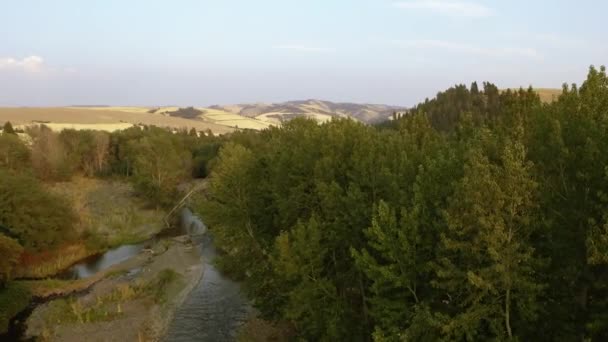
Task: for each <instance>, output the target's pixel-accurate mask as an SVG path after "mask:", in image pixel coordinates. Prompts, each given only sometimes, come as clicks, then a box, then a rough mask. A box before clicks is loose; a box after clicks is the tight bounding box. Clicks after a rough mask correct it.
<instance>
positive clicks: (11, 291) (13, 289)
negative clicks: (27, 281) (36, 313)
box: [0, 282, 32, 333]
mask: <svg viewBox="0 0 608 342" xmlns="http://www.w3.org/2000/svg"><path fill="white" fill-rule="evenodd" d="M31 300H32V294H31V293H30V291H29V289H28V288H27V287H26V286H25V285H22V284H19V283H16V282H10V283H8V284H6V286H4V287H3V288H1V289H0V333H5V332H6V331H7V330H8V327H9V323H10V321H11V319H12V318H13V317H15V316H16V315H17V314H18V313H20V312H21V311H23V310H25V308H27V306H28V305H29V303H30V301H31Z"/></svg>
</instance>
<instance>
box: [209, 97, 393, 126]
mask: <svg viewBox="0 0 608 342" xmlns="http://www.w3.org/2000/svg"><path fill="white" fill-rule="evenodd" d="M209 108H211V109H216V110H222V111H226V112H230V113H234V114H238V115H241V116H245V117H249V118H257V119H266V120H277V121H283V120H289V119H292V118H294V117H298V116H306V117H313V118H316V119H318V120H320V121H325V120H330V119H331V118H332V117H351V118H354V119H356V120H359V121H361V122H364V123H377V122H381V121H384V120H387V119H388V118H389V117H390V116H391V115H392V114H393V112H395V111H402V110H404V109H405V108H404V107H398V106H389V105H381V104H357V103H338V102H331V101H323V100H314V99H310V100H300V101H287V102H281V103H255V104H236V105H214V106H210V107H209Z"/></svg>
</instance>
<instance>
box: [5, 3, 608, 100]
mask: <svg viewBox="0 0 608 342" xmlns="http://www.w3.org/2000/svg"><path fill="white" fill-rule="evenodd" d="M606 13H608V2H607V1H601V0H597V1H591V0H580V1H565V0H554V1H549V0H538V1H523V0H514V1H487V0H486V1H483V0H470V1H469V0H403V1H400V0H395V1H392V0H257V1H245V0H241V1H237V0H199V1H195V0H173V1H169V0H165V1H160V0H145V1H144V0H120V1H119V0H103V1H102V0H88V1H82V0H54V1H46V0H38V1H36V0H23V1H12V0H0V105H30V106H43V105H44V106H48V105H71V104H112V105H169V104H175V105H210V104H218V103H220V104H228V103H242V102H276V101H285V100H295V99H308V98H318V99H327V100H332V101H349V102H369V103H386V104H395V105H413V104H415V103H416V102H418V101H420V100H423V99H424V98H425V97H432V96H433V95H434V94H435V93H436V92H437V91H439V90H442V89H445V88H447V87H449V86H451V85H453V84H455V83H467V84H468V83H470V82H471V81H473V80H478V81H484V80H489V81H492V82H494V83H496V84H497V85H498V86H499V87H503V88H504V87H515V86H527V85H529V84H532V85H534V86H537V87H559V86H560V85H561V84H562V83H563V82H569V83H570V82H577V83H580V82H581V81H582V80H583V79H584V77H585V74H586V71H587V68H588V67H589V65H591V64H594V65H602V64H606V63H608V44H606V43H605V42H606V39H607V38H606V36H607V34H608V25H606V24H605V17H606Z"/></svg>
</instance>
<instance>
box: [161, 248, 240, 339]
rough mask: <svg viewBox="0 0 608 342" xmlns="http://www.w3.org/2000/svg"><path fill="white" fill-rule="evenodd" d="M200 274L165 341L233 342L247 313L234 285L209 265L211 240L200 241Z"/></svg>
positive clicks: (236, 284) (237, 285)
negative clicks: (202, 268)
mask: <svg viewBox="0 0 608 342" xmlns="http://www.w3.org/2000/svg"><path fill="white" fill-rule="evenodd" d="M200 248H201V253H202V256H203V261H202V262H203V265H204V266H203V267H204V272H203V276H202V279H201V281H200V282H199V283H198V285H197V286H196V287H195V288H194V289H193V290H192V292H190V294H189V295H188V297H187V298H186V300H185V302H184V303H183V304H182V305H181V306H180V307H179V308H178V309H177V311H176V312H175V316H174V317H173V321H172V322H171V324H170V326H169V330H168V333H167V335H166V336H165V341H167V342H173V341H177V342H188V341H202V342H205V341H209V342H222V341H233V340H234V339H235V337H236V334H237V331H238V328H239V327H240V326H241V325H242V324H243V323H244V322H245V321H246V320H247V318H248V317H249V314H250V313H251V310H252V309H251V307H250V305H249V304H248V301H247V299H246V298H245V296H244V294H243V293H241V289H240V286H239V284H238V283H236V282H234V281H232V280H230V279H228V278H226V277H224V276H223V275H222V274H221V273H220V272H219V270H217V268H216V267H215V266H214V265H213V259H214V258H215V257H216V251H215V247H214V246H213V239H212V238H211V237H210V236H204V237H203V238H202V241H201V247H200Z"/></svg>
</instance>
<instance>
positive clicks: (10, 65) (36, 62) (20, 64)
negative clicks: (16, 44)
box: [0, 56, 45, 73]
mask: <svg viewBox="0 0 608 342" xmlns="http://www.w3.org/2000/svg"><path fill="white" fill-rule="evenodd" d="M44 69H45V65H44V60H43V59H42V57H39V56H29V57H25V58H23V59H16V58H12V57H4V58H2V57H0V70H20V71H24V72H27V73H39V72H41V71H43V70H44Z"/></svg>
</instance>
